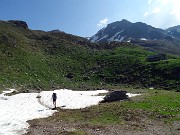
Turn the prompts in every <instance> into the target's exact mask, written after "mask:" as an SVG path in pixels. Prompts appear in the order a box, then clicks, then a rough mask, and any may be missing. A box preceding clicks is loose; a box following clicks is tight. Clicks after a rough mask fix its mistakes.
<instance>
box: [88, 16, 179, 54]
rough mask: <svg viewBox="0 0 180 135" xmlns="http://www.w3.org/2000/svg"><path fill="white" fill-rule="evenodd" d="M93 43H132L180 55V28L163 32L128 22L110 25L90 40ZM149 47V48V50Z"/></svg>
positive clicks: (172, 28) (152, 49)
mask: <svg viewBox="0 0 180 135" xmlns="http://www.w3.org/2000/svg"><path fill="white" fill-rule="evenodd" d="M90 41H91V42H100V43H105V42H112V41H117V42H131V43H136V44H139V45H141V46H143V47H145V48H146V49H148V50H151V51H156V52H161V53H162V52H163V53H173V54H176V55H180V26H175V27H171V28H169V29H166V30H163V29H158V28H155V27H152V26H150V25H147V24H145V23H142V22H136V23H131V22H129V21H127V20H125V19H124V20H122V21H117V22H114V23H111V24H108V25H107V27H105V28H103V29H101V30H99V31H98V32H97V33H96V34H95V35H94V36H92V37H91V38H90ZM147 47H148V48H147Z"/></svg>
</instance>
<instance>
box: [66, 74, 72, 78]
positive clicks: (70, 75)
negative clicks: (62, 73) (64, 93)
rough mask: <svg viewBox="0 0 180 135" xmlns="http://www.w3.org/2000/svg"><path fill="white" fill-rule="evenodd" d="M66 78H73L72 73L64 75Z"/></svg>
mask: <svg viewBox="0 0 180 135" xmlns="http://www.w3.org/2000/svg"><path fill="white" fill-rule="evenodd" d="M66 77H67V78H68V79H72V78H73V77H74V74H73V73H68V74H67V75H66Z"/></svg>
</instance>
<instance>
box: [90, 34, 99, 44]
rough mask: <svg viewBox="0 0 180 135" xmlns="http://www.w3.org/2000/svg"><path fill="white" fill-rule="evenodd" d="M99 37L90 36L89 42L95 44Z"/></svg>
mask: <svg viewBox="0 0 180 135" xmlns="http://www.w3.org/2000/svg"><path fill="white" fill-rule="evenodd" d="M98 38H99V37H98V36H97V35H94V36H92V39H91V42H93V43H94V42H96V40H97V39H98Z"/></svg>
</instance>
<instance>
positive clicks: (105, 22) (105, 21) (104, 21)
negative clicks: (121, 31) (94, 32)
mask: <svg viewBox="0 0 180 135" xmlns="http://www.w3.org/2000/svg"><path fill="white" fill-rule="evenodd" d="M107 22H108V18H104V19H102V20H100V21H99V23H98V24H97V26H99V27H102V26H104V25H107Z"/></svg>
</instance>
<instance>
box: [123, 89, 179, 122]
mask: <svg viewBox="0 0 180 135" xmlns="http://www.w3.org/2000/svg"><path fill="white" fill-rule="evenodd" d="M123 106H128V108H130V109H143V110H146V111H151V112H153V113H156V114H157V116H154V117H158V115H160V116H159V117H162V118H167V119H171V118H173V119H177V120H178V119H179V115H180V93H177V92H169V91H160V90H159V91H155V92H154V91H153V93H151V94H148V95H146V96H145V99H143V100H141V101H137V102H124V103H123Z"/></svg>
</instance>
